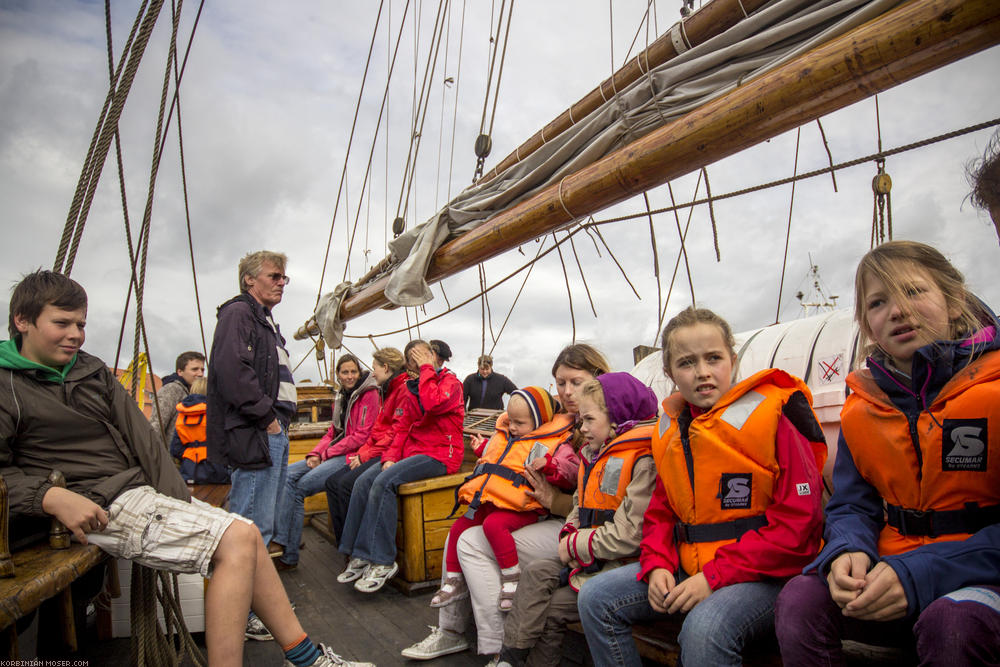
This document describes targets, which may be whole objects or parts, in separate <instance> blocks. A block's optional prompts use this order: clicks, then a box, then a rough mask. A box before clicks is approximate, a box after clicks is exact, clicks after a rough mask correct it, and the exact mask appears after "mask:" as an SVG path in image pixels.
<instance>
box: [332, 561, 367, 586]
mask: <svg viewBox="0 0 1000 667" xmlns="http://www.w3.org/2000/svg"><path fill="white" fill-rule="evenodd" d="M369 566H371V563H369V562H368V561H366V560H363V559H361V558H352V559H351V561H350V562H349V563H348V564H347V567H346V568H344V571H343V572H341V573H340V574H338V575H337V581H339V582H340V583H342V584H349V583H351V582H352V581H354V580H355V579H360V578H361V577H363V576H365V574H367V572H368V568H369Z"/></svg>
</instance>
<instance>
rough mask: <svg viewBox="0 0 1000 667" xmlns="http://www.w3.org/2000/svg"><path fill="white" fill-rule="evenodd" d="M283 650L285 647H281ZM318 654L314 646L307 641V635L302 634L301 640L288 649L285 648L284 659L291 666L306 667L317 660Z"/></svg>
mask: <svg viewBox="0 0 1000 667" xmlns="http://www.w3.org/2000/svg"><path fill="white" fill-rule="evenodd" d="M283 648H285V647H283ZM319 656H320V653H319V649H318V648H316V645H315V644H313V643H312V640H311V639H309V635H306V634H303V635H302V639H301V640H299V641H298V642H296V643H295V644H293V645H292V646H291V647H289V648H285V657H286V658H287V659H288V661H289V662H290V663H292V664H293V665H297V666H298V667H306V666H307V665H311V664H313V663H314V662H316V661H317V660H318V659H319Z"/></svg>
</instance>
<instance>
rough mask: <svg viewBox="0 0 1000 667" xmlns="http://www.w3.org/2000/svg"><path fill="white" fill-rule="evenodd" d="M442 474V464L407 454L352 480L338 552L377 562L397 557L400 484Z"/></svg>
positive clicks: (379, 563)
mask: <svg viewBox="0 0 1000 667" xmlns="http://www.w3.org/2000/svg"><path fill="white" fill-rule="evenodd" d="M444 473H445V467H444V464H443V463H441V462H440V461H438V460H437V459H432V458H431V457H429V456H427V455H425V454H419V455H417V456H408V457H406V458H405V459H403V460H402V461H398V462H396V463H394V464H393V465H391V466H390V467H389V468H387V469H386V470H382V467H381V466H379V465H375V466H372V467H371V468H369V469H368V470H366V471H365V472H364V473H363V474H362V475H361V477H358V481H356V482H355V483H354V490H353V491H352V492H351V505H350V507H348V509H347V521H346V522H345V523H344V534H343V535H342V536H341V540H340V546H339V548H340V553H342V554H346V555H347V556H350V557H351V558H361V559H363V560H366V561H368V562H370V563H374V564H376V565H391V564H392V563H393V562H395V560H396V515H397V514H398V513H399V511H398V510H399V506H398V500H397V498H396V491H397V490H398V489H399V487H400V485H401V484H405V483H406V482H415V481H417V480H420V479H427V478H428V477H438V476H440V475H443V474H444Z"/></svg>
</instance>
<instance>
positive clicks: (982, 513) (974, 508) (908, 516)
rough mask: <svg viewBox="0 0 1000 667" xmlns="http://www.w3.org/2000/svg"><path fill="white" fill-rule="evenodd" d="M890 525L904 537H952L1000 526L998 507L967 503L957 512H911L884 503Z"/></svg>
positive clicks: (999, 508)
mask: <svg viewBox="0 0 1000 667" xmlns="http://www.w3.org/2000/svg"><path fill="white" fill-rule="evenodd" d="M886 509H887V514H888V520H889V525H890V526H892V527H893V528H895V529H896V530H898V531H899V532H900V533H901V534H903V535H926V536H927V537H937V536H938V535H951V534H955V533H975V532H978V531H979V530H982V529H983V528H985V527H986V526H991V525H993V524H995V523H1000V505H991V506H989V507H980V506H979V503H975V502H972V503H966V504H965V507H964V508H962V509H960V510H942V511H935V510H923V511H921V510H911V509H905V508H903V507H899V506H898V505H891V504H889V503H886Z"/></svg>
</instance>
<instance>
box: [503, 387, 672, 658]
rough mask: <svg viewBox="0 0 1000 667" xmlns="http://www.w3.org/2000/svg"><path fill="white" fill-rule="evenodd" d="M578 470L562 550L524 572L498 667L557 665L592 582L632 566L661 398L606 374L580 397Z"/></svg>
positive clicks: (650, 473) (653, 475)
mask: <svg viewBox="0 0 1000 667" xmlns="http://www.w3.org/2000/svg"><path fill="white" fill-rule="evenodd" d="M577 403H578V410H579V419H580V433H581V434H582V435H583V439H584V445H583V447H582V448H581V450H580V458H581V463H580V470H579V473H578V482H577V488H576V495H575V497H574V501H575V503H574V505H575V506H574V508H573V510H572V511H571V512H570V514H569V516H568V517H567V519H566V525H565V526H564V527H563V529H562V531H561V533H560V539H559V544H558V549H557V550H556V553H553V554H552V557H550V558H540V559H538V560H534V561H532V562H530V563H528V564H527V565H526V566H525V568H524V574H523V583H522V585H521V587H520V588H519V589H518V594H517V597H516V598H515V600H514V608H513V609H512V610H511V612H510V614H509V615H508V616H507V619H506V622H505V623H504V638H503V647H502V649H501V651H500V657H499V663H498V664H500V665H503V664H505V663H506V664H509V665H512V666H515V667H516V666H519V665H522V664H528V665H531V666H535V665H539V666H540V665H554V664H558V663H559V661H560V652H561V647H562V640H563V635H564V634H565V628H566V624H567V623H573V622H576V621H578V620H579V618H580V616H579V612H578V611H577V591H578V590H580V586H581V585H583V586H584V588H583V590H586V586H587V585H589V584H588V583H585V582H587V579H588V578H590V577H593V576H594V575H595V574H596V573H598V572H602V571H608V570H611V569H614V568H616V567H619V566H621V565H622V564H623V563H625V562H627V561H628V560H631V559H634V558H635V556H636V554H637V553H638V550H639V541H640V539H641V537H642V517H643V513H644V512H645V511H646V506H647V505H648V504H649V498H650V494H652V492H653V482H654V481H655V479H656V470H655V468H654V466H653V459H652V456H651V449H650V442H651V441H650V439H651V437H652V435H653V427H654V425H655V422H654V419H655V417H656V395H655V394H654V393H653V391H652V390H651V389H650V388H649V387H647V386H646V385H644V384H643V383H642V382H641V381H639V380H638V379H636V378H635V377H633V376H632V375H630V374H629V373H605V374H604V375H601V376H599V377H598V378H597V379H595V380H590V381H588V382H586V383H585V384H584V385H583V386H582V387H581V388H580V392H579V393H578V394H577Z"/></svg>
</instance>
